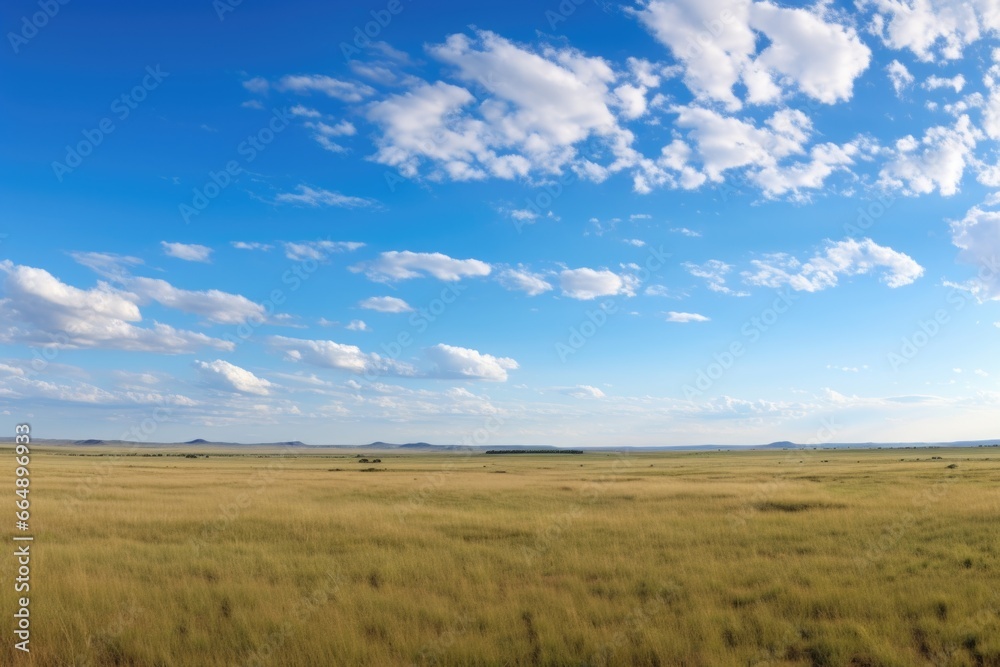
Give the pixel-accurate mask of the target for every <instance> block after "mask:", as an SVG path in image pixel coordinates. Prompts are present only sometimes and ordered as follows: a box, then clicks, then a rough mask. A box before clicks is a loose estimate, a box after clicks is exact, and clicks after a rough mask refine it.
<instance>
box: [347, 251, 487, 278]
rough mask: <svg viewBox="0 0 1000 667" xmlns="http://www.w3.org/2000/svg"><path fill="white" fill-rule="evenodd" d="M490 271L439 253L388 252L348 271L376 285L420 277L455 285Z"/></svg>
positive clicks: (482, 264) (475, 261) (478, 263)
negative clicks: (457, 282)
mask: <svg viewBox="0 0 1000 667" xmlns="http://www.w3.org/2000/svg"><path fill="white" fill-rule="evenodd" d="M491 270H492V269H491V267H490V265H489V264H487V263H486V262H481V261H479V260H478V259H454V258H452V257H449V256H448V255H445V254H442V253H440V252H411V251H409V250H403V251H397V250H392V251H389V252H383V253H382V254H381V255H379V257H378V258H377V259H375V260H373V261H370V262H362V263H360V264H356V265H354V266H352V267H351V271H353V272H355V273H360V272H364V273H365V275H367V276H368V278H369V279H371V280H374V281H376V282H389V281H394V280H409V279H411V278H419V277H421V276H423V275H424V274H426V275H430V276H433V277H434V278H437V279H438V280H445V281H455V280H461V279H462V278H467V277H479V276H488V275H490V271H491Z"/></svg>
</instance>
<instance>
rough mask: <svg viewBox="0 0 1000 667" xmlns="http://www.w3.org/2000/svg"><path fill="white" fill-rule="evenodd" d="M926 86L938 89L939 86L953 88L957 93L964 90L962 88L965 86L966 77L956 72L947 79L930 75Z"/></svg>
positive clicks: (925, 82)
mask: <svg viewBox="0 0 1000 667" xmlns="http://www.w3.org/2000/svg"><path fill="white" fill-rule="evenodd" d="M923 86H924V88H926V89H927V90H937V89H938V88H951V89H952V90H954V91H955V92H956V93H960V92H962V88H964V87H965V77H964V76H962V75H961V74H956V75H955V76H953V77H951V78H950V79H946V78H944V77H940V76H929V77H927V80H926V81H924V84H923Z"/></svg>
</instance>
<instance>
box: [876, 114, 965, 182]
mask: <svg viewBox="0 0 1000 667" xmlns="http://www.w3.org/2000/svg"><path fill="white" fill-rule="evenodd" d="M980 137H981V133H980V132H979V130H978V129H976V127H975V126H974V125H973V124H972V122H971V121H970V120H969V117H968V116H965V115H963V116H961V117H959V118H958V119H957V120H956V121H955V125H954V126H953V127H946V126H942V125H938V126H936V127H932V128H930V129H928V130H927V131H926V132H925V133H924V136H923V138H922V139H921V140H920V141H917V140H916V139H915V138H914V137H912V136H906V137H903V138H902V139H900V140H898V141H897V142H896V146H895V149H894V151H893V155H892V158H891V159H890V161H889V162H888V163H887V164H886V165H885V166H884V167H883V168H882V170H881V172H880V173H879V182H880V183H881V184H882V185H883V186H885V187H890V188H894V189H898V190H901V191H902V192H903V193H904V194H908V195H920V194H928V193H931V192H933V191H934V190H939V191H940V192H941V194H942V195H944V196H950V195H953V194H955V193H957V192H958V188H959V185H960V183H961V180H962V174H963V173H964V172H965V166H966V164H968V163H970V162H971V161H972V160H973V156H972V151H973V149H974V148H975V147H976V142H977V140H978V139H979V138H980Z"/></svg>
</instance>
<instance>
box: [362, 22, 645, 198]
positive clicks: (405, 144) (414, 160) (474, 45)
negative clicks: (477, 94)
mask: <svg viewBox="0 0 1000 667" xmlns="http://www.w3.org/2000/svg"><path fill="white" fill-rule="evenodd" d="M428 51H429V53H430V54H431V55H432V56H433V57H435V58H437V59H438V60H440V61H442V62H444V63H446V64H448V65H451V66H453V68H454V73H455V76H457V78H458V79H459V80H461V81H462V82H463V83H465V84H468V85H470V86H476V87H477V88H479V89H480V90H482V91H484V94H483V99H482V102H481V103H480V104H478V105H477V106H476V107H474V108H473V103H474V102H475V101H476V100H475V98H474V97H473V95H472V94H471V93H470V92H469V91H468V90H467V89H466V88H464V87H461V86H456V85H452V84H450V83H446V82H443V81H438V82H436V83H433V84H430V83H421V84H419V85H416V86H412V87H411V89H410V90H409V91H407V92H405V93H402V94H399V95H393V96H390V97H388V98H386V99H385V100H382V101H381V102H378V103H375V104H373V105H371V106H370V107H369V110H368V118H369V120H371V121H372V122H374V123H376V124H378V125H379V126H380V127H381V128H382V131H383V132H382V136H381V137H380V139H379V141H378V146H379V149H378V152H377V153H376V154H375V156H374V159H375V160H376V161H378V162H380V163H382V164H388V165H392V166H394V167H396V168H398V169H399V170H400V171H401V172H402V173H403V175H405V176H408V177H413V176H416V175H418V173H419V168H420V165H421V163H422V162H429V163H430V164H431V168H430V177H431V178H436V179H443V178H448V179H451V180H473V179H483V178H486V177H487V176H493V177H496V178H503V179H513V178H519V177H525V176H528V175H529V173H531V172H532V171H539V172H541V173H543V174H560V173H562V170H563V169H564V168H566V167H571V168H573V169H574V170H575V171H576V172H577V174H578V175H579V176H581V177H583V178H588V179H591V180H597V181H600V180H603V179H604V178H606V176H607V174H608V173H611V172H614V171H618V170H620V169H622V168H625V167H627V166H630V165H631V164H632V163H633V162H634V160H635V159H636V157H637V156H636V155H635V153H634V151H632V149H631V148H630V144H631V142H632V135H631V133H630V132H628V131H626V130H624V129H622V128H621V127H619V125H618V121H617V118H616V116H615V113H614V112H613V111H612V107H616V108H617V107H621V106H622V105H623V104H624V105H625V109H626V112H627V113H635V112H636V111H637V108H638V107H637V104H638V102H637V99H636V92H637V91H633V90H629V89H625V88H622V87H619V89H618V91H617V92H615V91H614V90H612V86H613V84H614V83H615V82H616V80H617V79H618V78H619V75H618V74H617V73H616V72H615V71H614V70H613V69H612V68H611V66H610V65H609V64H608V63H607V62H606V61H604V60H603V59H601V58H592V57H587V56H585V55H583V54H582V53H580V52H579V51H577V50H575V49H572V48H562V49H556V48H553V47H544V48H542V49H540V50H537V51H536V50H529V49H528V48H526V47H521V46H518V45H515V44H514V43H512V42H510V41H508V40H506V39H504V38H503V37H500V36H498V35H496V34H494V33H491V32H487V31H479V32H477V33H476V38H475V39H471V38H469V37H467V36H465V35H461V34H456V35H451V36H450V37H448V39H447V40H446V41H445V42H444V43H443V44H438V45H434V46H431V47H429V48H428ZM589 139H596V140H597V141H596V142H595V143H596V145H595V146H594V147H593V148H592V149H590V148H589V147H590V144H588V148H589V150H593V153H594V154H593V155H590V154H588V155H586V156H584V155H580V154H579V153H578V146H579V145H580V144H582V143H584V142H587V141H588V140H589ZM608 151H610V153H611V154H612V156H613V157H614V158H615V159H614V161H613V162H612V163H611V164H609V165H605V166H602V165H599V164H597V163H596V162H594V160H595V159H597V158H598V156H603V154H605V153H606V152H608Z"/></svg>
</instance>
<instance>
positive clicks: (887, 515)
mask: <svg viewBox="0 0 1000 667" xmlns="http://www.w3.org/2000/svg"><path fill="white" fill-rule="evenodd" d="M0 455H2V456H4V457H9V458H12V457H13V453H12V452H11V451H10V447H9V446H6V447H4V448H3V449H2V451H0ZM192 455H196V456H195V457H192ZM361 457H364V458H367V459H369V462H368V463H362V462H360V458H361ZM376 458H377V459H379V461H378V462H377V463H375V462H373V461H374V459H376ZM12 480H13V477H12V466H11V465H4V466H0V488H13V484H12ZM31 496H32V522H33V530H34V534H35V543H34V546H33V549H34V552H33V553H34V557H33V561H32V568H33V571H32V590H31V595H32V608H31V614H32V624H33V625H32V628H33V636H32V642H31V646H32V651H31V655H30V659H29V661H28V662H24V661H23V660H22V659H21V658H22V657H23V656H18V659H19V662H18V664H33V665H37V666H40V667H41V666H46V667H47V666H49V665H101V666H103V665H163V666H167V665H190V666H192V667H194V666H198V667H201V666H205V665H242V664H247V665H272V664H273V665H303V666H305V665H409V664H417V665H424V664H428V665H429V664H437V665H497V666H501V665H584V664H593V665H598V664H607V665H689V666H692V667H693V666H701V665H704V666H709V665H751V666H754V665H755V666H764V665H775V666H777V665H803V666H805V665H830V666H833V665H857V666H859V665H868V666H875V665H884V666H890V665H892V666H899V667H904V666H910V665H935V666H939V665H940V666H946V665H951V666H959V665H968V666H973V665H1000V541H998V535H1000V531H998V516H1000V450H998V449H996V448H989V447H986V448H983V447H981V448H968V449H905V450H896V449H892V450H890V449H881V450H856V451H855V450H848V451H826V450H821V449H820V450H817V449H794V450H770V451H740V452H736V451H720V452H713V451H709V452H669V453H664V452H655V453H627V454H615V453H606V452H601V453H585V454H581V455H570V454H559V455H556V454H551V455H549V454H530V455H518V456H511V455H504V456H493V455H485V454H483V453H480V452H476V453H463V452H453V453H434V454H426V453H402V452H399V451H385V452H372V451H363V452H362V451H360V450H358V451H349V452H348V451H342V450H318V451H312V450H310V449H308V448H303V447H298V448H290V449H288V450H266V451H261V450H237V449H213V448H211V447H207V448H197V447H187V448H183V449H182V448H163V449H148V448H132V449H121V448H120V449H113V448H102V447H35V448H34V449H33V451H32V468H31ZM8 560H10V559H8ZM9 565H10V563H8V566H4V567H3V568H2V569H3V573H4V580H5V582H4V588H5V589H7V590H8V593H5V594H4V595H3V596H0V599H2V604H3V609H2V616H3V618H5V619H7V621H6V622H5V623H6V625H8V626H11V621H10V619H11V618H12V614H13V612H14V599H13V597H12V595H11V594H10V593H9V591H10V589H11V588H12V587H11V585H10V583H11V582H10V576H9V575H10V573H11V572H12V569H11V567H9ZM4 634H5V636H8V638H9V637H10V633H9V630H8V631H5V632H4ZM12 644H13V642H12V641H10V640H9V639H8V640H7V641H4V642H3V644H2V648H0V663H3V664H14V657H15V656H14V649H13V646H12Z"/></svg>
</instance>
